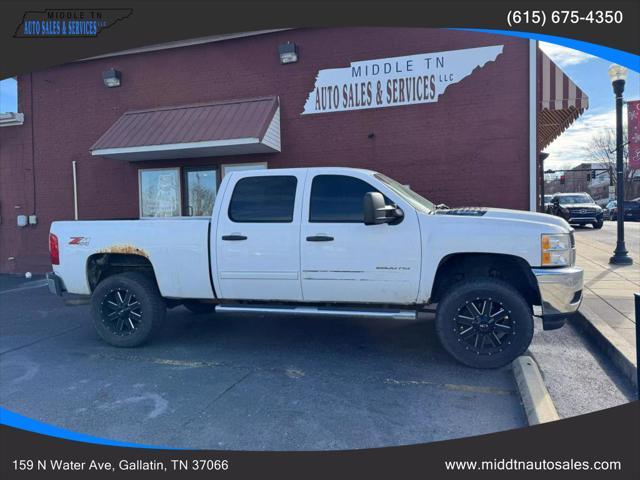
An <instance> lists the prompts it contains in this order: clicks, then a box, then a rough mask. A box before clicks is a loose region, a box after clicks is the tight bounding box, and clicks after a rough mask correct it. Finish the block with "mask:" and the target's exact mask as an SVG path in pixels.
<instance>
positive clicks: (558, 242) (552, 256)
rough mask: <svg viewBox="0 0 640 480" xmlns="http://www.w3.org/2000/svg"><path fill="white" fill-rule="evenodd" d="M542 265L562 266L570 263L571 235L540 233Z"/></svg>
mask: <svg viewBox="0 0 640 480" xmlns="http://www.w3.org/2000/svg"><path fill="white" fill-rule="evenodd" d="M540 243H541V246H542V266H544V267H562V266H567V265H571V263H572V261H573V251H572V249H571V237H570V235H569V234H568V233H557V234H553V235H546V234H545V235H542V237H541V239H540Z"/></svg>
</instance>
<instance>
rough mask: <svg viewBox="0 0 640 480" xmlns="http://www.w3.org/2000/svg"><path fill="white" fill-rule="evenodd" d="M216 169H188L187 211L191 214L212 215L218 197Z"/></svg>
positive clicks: (186, 177) (186, 178)
mask: <svg viewBox="0 0 640 480" xmlns="http://www.w3.org/2000/svg"><path fill="white" fill-rule="evenodd" d="M216 180H217V177H216V171H215V170H214V169H198V170H187V171H186V173H185V183H186V190H187V211H186V212H185V213H186V214H187V215H189V216H196V217H198V216H207V217H208V216H210V215H211V212H212V211H213V202H214V200H215V198H216V183H217V182H216Z"/></svg>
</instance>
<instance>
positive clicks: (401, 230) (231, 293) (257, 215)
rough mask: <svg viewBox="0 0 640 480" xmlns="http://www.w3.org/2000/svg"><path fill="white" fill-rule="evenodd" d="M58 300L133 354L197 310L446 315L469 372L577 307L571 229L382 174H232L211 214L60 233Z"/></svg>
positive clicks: (445, 336) (54, 244)
mask: <svg viewBox="0 0 640 480" xmlns="http://www.w3.org/2000/svg"><path fill="white" fill-rule="evenodd" d="M50 247H51V251H52V263H53V270H54V271H53V272H52V273H51V274H50V275H49V281H50V286H51V289H52V291H54V292H56V293H61V292H63V291H68V292H71V293H77V294H84V295H91V306H92V314H93V318H94V323H95V325H96V328H97V331H98V333H99V334H100V336H101V337H102V338H104V339H105V340H106V341H107V342H109V343H111V344H113V345H116V346H136V345H139V344H141V343H143V342H145V341H147V340H148V339H149V338H151V336H152V335H153V333H155V332H156V331H157V330H158V329H159V328H160V326H161V324H162V321H163V320H164V315H165V313H164V312H165V311H166V308H167V307H173V306H177V305H180V304H182V305H185V306H186V307H187V308H189V309H191V310H193V311H197V312H210V313H211V312H216V313H218V314H224V313H227V314H229V313H237V312H255V313H263V314H264V313H274V314H287V315H302V316H311V315H316V316H317V315H332V316H342V317H349V316H358V317H384V318H389V321H394V320H416V319H418V318H419V314H420V313H421V312H423V311H435V313H436V331H437V333H438V336H439V337H440V340H441V341H442V344H443V346H444V347H445V349H446V350H447V351H448V352H449V353H450V354H451V355H452V356H453V357H454V358H456V359H457V360H459V361H461V362H463V363H465V364H467V365H470V366H474V367H481V368H492V367H499V366H502V365H505V364H506V363H508V362H510V361H512V360H513V359H514V358H515V357H516V356H518V355H520V354H521V353H522V352H524V351H525V350H526V348H527V347H528V345H529V343H530V342H531V338H532V335H533V318H534V316H536V317H540V318H542V323H543V326H544V328H546V329H553V328H558V327H560V326H562V324H563V323H564V321H565V319H566V318H567V316H568V315H569V314H571V313H573V312H575V311H576V310H577V308H578V306H579V304H580V301H581V297H582V282H583V275H582V270H581V269H579V268H577V267H576V266H575V243H574V240H573V231H572V229H571V227H570V226H569V225H568V224H567V222H566V221H565V220H563V219H561V218H558V217H553V216H550V215H545V214H537V213H531V212H522V211H516V210H503V209H491V208H460V209H446V210H438V209H437V208H436V206H435V205H434V204H433V203H432V202H430V201H429V200H427V199H425V198H423V197H422V196H420V195H418V194H417V193H415V192H413V191H412V190H411V189H410V188H408V187H407V186H404V185H402V184H400V183H398V182H396V181H395V180H392V179H391V178H389V177H387V176H386V175H383V174H381V173H378V172H373V171H370V170H362V169H352V168H337V167H327V168H304V169H273V170H260V171H250V170H247V171H239V172H233V173H231V174H229V175H227V176H225V178H224V180H223V182H222V184H221V186H220V189H219V194H218V196H217V198H216V201H215V205H214V209H213V214H212V217H211V218H210V219H199V220H198V219H188V218H173V219H142V220H132V221H87V222H77V221H75V222H54V223H53V224H52V227H51V237H50Z"/></svg>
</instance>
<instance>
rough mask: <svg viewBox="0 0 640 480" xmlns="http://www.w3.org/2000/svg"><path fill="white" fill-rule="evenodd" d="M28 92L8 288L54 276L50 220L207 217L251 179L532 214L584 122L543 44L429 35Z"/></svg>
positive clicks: (1, 240) (4, 258) (251, 45)
mask: <svg viewBox="0 0 640 480" xmlns="http://www.w3.org/2000/svg"><path fill="white" fill-rule="evenodd" d="M17 86H18V109H17V110H18V111H17V112H12V114H11V115H0V214H1V222H0V271H2V272H24V271H33V272H42V271H46V270H48V269H49V258H48V253H47V234H48V230H49V226H50V224H51V222H52V221H54V220H72V219H74V218H78V219H81V220H89V219H113V218H139V217H152V216H175V215H208V214H209V213H210V211H211V207H212V205H213V201H214V199H215V195H216V192H217V188H218V186H219V184H220V182H221V181H222V179H223V177H224V176H225V175H226V174H228V173H229V172H232V171H235V170H239V169H248V168H278V167H309V166H338V165H340V166H349V167H361V168H369V169H373V170H378V171H381V172H384V173H385V174H387V175H389V176H391V177H394V178H396V179H397V180H399V181H400V182H402V183H404V184H408V185H410V187H411V188H412V189H414V190H415V191H416V192H418V193H420V194H422V195H424V196H426V197H427V198H430V199H432V200H433V201H435V202H436V203H445V204H447V205H450V206H462V205H484V206H496V207H506V208H516V209H524V210H535V209H536V208H537V203H538V189H539V182H538V180H537V179H538V178H539V176H538V174H537V172H538V166H539V164H538V160H537V159H538V156H539V153H540V152H541V151H542V149H543V148H544V147H546V146H547V145H549V143H551V141H552V140H553V139H555V138H556V137H557V136H559V135H560V134H561V133H562V132H563V131H564V129H566V128H567V127H568V126H569V125H570V124H571V123H572V122H573V121H574V120H575V119H576V118H577V117H578V116H579V115H580V114H581V113H582V111H583V110H584V109H585V108H586V107H587V105H588V99H587V97H586V95H584V93H583V92H582V91H581V90H580V89H579V88H578V87H577V86H576V85H575V84H574V83H573V82H572V81H571V79H569V78H568V77H567V76H566V75H565V74H564V73H563V72H562V70H560V68H558V67H557V66H556V65H555V64H554V63H553V62H552V61H551V60H550V59H549V58H548V57H547V56H546V55H544V54H543V53H542V52H541V51H540V50H539V49H537V46H536V43H535V42H534V41H530V40H527V39H521V38H516V37H509V36H501V35H490V34H485V33H475V32H466V31H455V30H446V29H442V30H440V29H419V28H331V29H289V30H279V31H268V32H265V31H262V32H252V33H242V34H235V35H223V36H215V37H209V38H201V39H195V40H189V41H181V42H173V43H171V44H165V45H155V46H149V47H145V48H138V49H134V50H129V51H125V52H118V53H114V54H109V55H103V56H100V57H96V58H92V59H86V60H81V61H77V62H72V63H69V64H65V65H60V66H56V67H52V68H47V69H44V70H40V71H37V72H32V73H27V74H23V75H19V76H18V78H17ZM81 233H82V232H79V234H81Z"/></svg>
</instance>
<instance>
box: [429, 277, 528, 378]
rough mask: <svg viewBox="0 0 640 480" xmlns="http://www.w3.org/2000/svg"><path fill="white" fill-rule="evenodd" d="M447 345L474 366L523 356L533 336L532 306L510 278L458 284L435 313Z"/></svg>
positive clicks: (493, 364)
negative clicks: (511, 283)
mask: <svg viewBox="0 0 640 480" xmlns="http://www.w3.org/2000/svg"><path fill="white" fill-rule="evenodd" d="M436 331H437V333H438V337H439V338H440V341H441V342H442V346H443V347H444V348H445V350H447V352H449V353H450V354H451V355H452V356H453V357H454V358H455V359H456V360H458V361H459V362H461V363H464V364H465V365H468V366H470V367H475V368H498V367H502V366H504V365H507V364H509V363H510V362H512V361H513V360H515V359H516V358H517V357H518V356H520V355H522V354H523V353H524V352H525V350H526V349H527V348H528V347H529V345H530V343H531V339H532V338H533V317H532V313H531V308H530V307H529V305H528V303H527V302H526V300H525V299H524V298H523V297H522V295H520V293H519V292H518V291H517V290H516V289H515V288H513V287H512V286H511V285H509V284H508V283H506V282H504V281H502V280H499V279H493V278H486V279H473V280H467V281H463V282H461V283H459V284H457V285H455V286H454V287H453V288H452V289H451V290H450V291H449V292H448V293H447V294H446V295H445V297H444V298H443V299H442V301H441V302H440V303H439V305H438V310H437V312H436Z"/></svg>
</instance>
